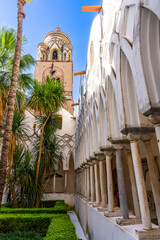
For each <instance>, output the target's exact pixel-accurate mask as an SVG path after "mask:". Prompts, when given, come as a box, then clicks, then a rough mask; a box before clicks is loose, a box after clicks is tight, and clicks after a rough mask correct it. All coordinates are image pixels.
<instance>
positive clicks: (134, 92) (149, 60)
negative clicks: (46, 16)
mask: <svg viewBox="0 0 160 240" xmlns="http://www.w3.org/2000/svg"><path fill="white" fill-rule="evenodd" d="M159 19H160V3H159V1H158V0H150V1H147V0H123V1H121V0H114V1H111V3H108V1H105V0H104V1H103V3H102V9H101V11H100V12H99V13H98V14H97V16H96V17H95V19H94V21H93V24H92V27H91V33H90V39H89V45H88V56H87V68H86V74H85V75H84V76H83V78H82V79H81V86H80V90H81V91H80V98H79V107H78V114H77V125H76V138H75V144H76V146H75V168H76V173H77V174H76V178H77V188H76V193H77V195H76V200H75V201H76V211H77V214H78V215H79V218H80V220H81V224H82V226H83V229H84V230H85V232H86V233H87V232H88V234H89V236H90V238H91V239H95V240H96V239H98V238H97V237H100V236H101V238H99V239H117V238H116V235H115V236H114V233H113V232H112V230H111V229H110V230H108V232H107V234H109V235H108V238H107V237H106V236H105V237H106V238H104V236H103V233H101V232H100V230H99V231H98V230H96V229H97V228H96V226H95V224H96V222H94V226H93V224H92V222H93V221H94V220H93V213H92V218H91V212H92V210H91V207H93V208H96V209H97V211H99V212H100V213H103V215H104V216H106V218H110V217H115V218H116V222H117V223H118V224H119V225H120V226H122V225H123V226H125V225H130V226H132V228H133V229H134V230H135V229H136V227H137V226H139V227H138V230H137V231H133V232H132V237H131V236H127V235H123V234H122V233H121V234H122V235H123V236H122V238H118V239H158V237H160V231H159V227H160V181H159V179H160V168H159V166H160V139H159V138H160V89H159V86H160V84H159V83H160V81H159V75H160V74H159V66H160V64H159V63H160V47H159V43H160V31H159V29H160V28H159V27H160V20H159ZM116 188H118V190H116ZM115 191H118V192H119V197H117V196H116V197H115ZM118 198H120V208H119V206H118V203H117V199H118ZM82 202H83V204H85V206H86V207H85V210H84V208H83V207H82V205H83V204H82ZM80 206H81V207H80ZM81 212H83V214H85V217H84V215H83V216H82V213H81ZM96 216H97V215H96ZM97 219H98V218H97ZM104 221H105V220H104ZM153 222H154V223H156V224H157V226H159V227H157V226H156V225H154V224H153ZM134 226H136V227H134ZM144 229H145V230H148V231H147V232H145V231H144ZM155 229H156V231H154V230H155ZM125 231H126V229H125ZM117 232H118V230H117ZM137 232H138V233H137ZM142 232H143V233H142ZM111 233H112V235H110V234H111ZM146 233H147V234H148V235H145V234H146ZM98 234H99V235H98ZM111 236H112V237H111ZM137 236H138V237H137ZM146 236H147V237H148V238H146Z"/></svg>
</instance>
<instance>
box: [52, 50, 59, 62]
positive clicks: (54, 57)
mask: <svg viewBox="0 0 160 240" xmlns="http://www.w3.org/2000/svg"><path fill="white" fill-rule="evenodd" d="M57 59H58V52H57V50H54V51H53V55H52V60H57Z"/></svg>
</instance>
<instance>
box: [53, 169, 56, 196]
mask: <svg viewBox="0 0 160 240" xmlns="http://www.w3.org/2000/svg"><path fill="white" fill-rule="evenodd" d="M53 192H54V193H55V192H56V172H55V173H54V175H53Z"/></svg>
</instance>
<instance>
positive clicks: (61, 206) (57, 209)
mask: <svg viewBox="0 0 160 240" xmlns="http://www.w3.org/2000/svg"><path fill="white" fill-rule="evenodd" d="M0 213H15V214H20V213H21V214H25V213H27V214H29V213H33V214H36V213H38V214H40V213H47V214H55V213H56V214H66V213H67V207H66V204H65V202H64V201H63V200H60V201H56V203H55V206H54V208H9V207H6V206H4V205H3V206H2V208H1V209H0Z"/></svg>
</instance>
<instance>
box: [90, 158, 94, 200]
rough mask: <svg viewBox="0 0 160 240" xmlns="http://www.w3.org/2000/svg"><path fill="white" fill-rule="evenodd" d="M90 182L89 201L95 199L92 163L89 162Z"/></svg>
mask: <svg viewBox="0 0 160 240" xmlns="http://www.w3.org/2000/svg"><path fill="white" fill-rule="evenodd" d="M90 183H91V202H94V201H95V197H94V194H95V188H94V165H93V163H91V165H90Z"/></svg>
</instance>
